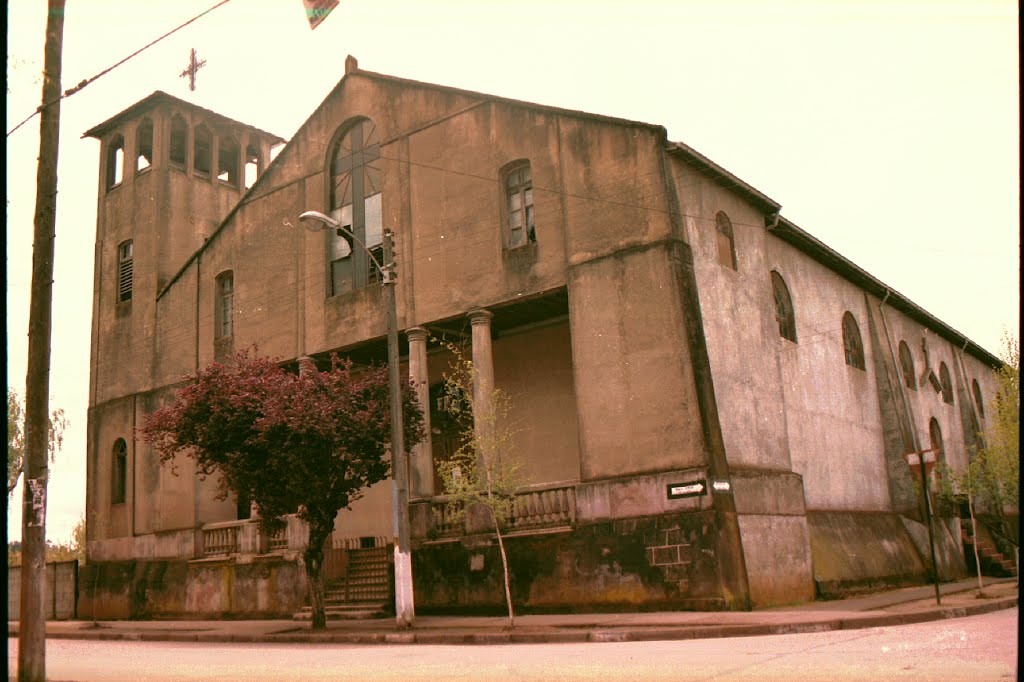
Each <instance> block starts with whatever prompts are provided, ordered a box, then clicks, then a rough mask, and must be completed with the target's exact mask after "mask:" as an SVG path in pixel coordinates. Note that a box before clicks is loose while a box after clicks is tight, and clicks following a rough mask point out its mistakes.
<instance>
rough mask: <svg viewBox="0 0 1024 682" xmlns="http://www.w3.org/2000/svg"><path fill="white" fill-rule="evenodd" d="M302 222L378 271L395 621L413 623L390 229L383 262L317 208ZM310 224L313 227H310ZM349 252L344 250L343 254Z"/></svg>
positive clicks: (393, 269)
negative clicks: (342, 242) (350, 245)
mask: <svg viewBox="0 0 1024 682" xmlns="http://www.w3.org/2000/svg"><path fill="white" fill-rule="evenodd" d="M299 221H300V222H302V223H303V226H304V227H306V228H307V229H310V230H312V231H314V232H317V231H320V230H323V229H325V228H327V229H332V230H337V231H338V233H339V234H340V233H342V232H344V233H345V234H347V235H348V236H349V237H351V238H352V240H353V242H354V243H356V244H358V245H359V246H360V247H361V248H362V249H363V251H365V252H366V255H367V256H369V258H370V261H371V262H373V265H374V266H375V267H376V268H377V270H378V271H379V272H380V274H381V285H382V286H383V287H384V299H385V301H384V302H385V306H386V308H387V315H388V380H389V384H390V393H391V469H392V478H391V480H392V485H393V488H392V495H391V517H392V521H393V525H394V532H395V621H396V623H397V625H398V627H401V628H408V627H412V625H413V622H414V621H415V619H416V612H415V609H414V606H413V595H412V555H411V553H410V551H409V486H408V480H407V477H408V474H407V471H406V466H405V438H404V432H403V430H402V394H401V383H402V382H401V378H400V377H399V373H398V308H397V305H396V303H395V282H396V281H397V279H398V272H397V270H396V268H395V259H394V253H393V250H394V249H393V243H392V234H391V230H385V231H384V235H383V237H384V255H383V259H384V262H383V263H381V262H380V261H379V260H377V258H376V257H375V256H374V255H373V253H371V252H370V249H369V248H367V246H366V244H364V243H363V241H362V240H361V239H359V237H357V236H356V235H355V234H353V233H352V231H351V230H350V229H349V228H348V227H346V226H344V225H342V224H341V223H339V222H338V221H337V220H335V219H334V218H331V217H330V216H327V215H324V214H323V213H320V212H319V211H306V212H305V213H303V214H302V215H300V216H299ZM311 225H312V227H311ZM345 255H346V256H347V255H348V254H347V253H346V254H345Z"/></svg>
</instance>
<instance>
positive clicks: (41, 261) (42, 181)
mask: <svg viewBox="0 0 1024 682" xmlns="http://www.w3.org/2000/svg"><path fill="white" fill-rule="evenodd" d="M47 6H48V10H49V11H48V15H47V19H46V49H45V58H44V62H43V102H42V105H41V106H40V117H39V166H38V168H37V171H36V211H35V220H34V223H35V231H34V241H33V244H32V299H31V303H30V304H29V320H28V373H27V376H26V378H25V463H24V472H25V473H24V476H25V495H24V499H23V502H22V509H21V514H22V520H21V543H22V560H21V615H20V625H19V628H18V679H19V680H20V681H22V682H36V681H37V680H38V681H39V682H42V681H43V680H45V679H46V614H45V611H44V608H45V606H44V603H45V597H46V580H45V578H46V485H47V481H48V479H49V471H48V469H47V445H48V437H49V417H48V414H49V394H50V327H51V319H52V314H53V311H52V309H53V241H54V236H55V233H56V222H57V150H58V147H59V141H60V97H61V87H60V77H61V50H62V46H63V41H64V0H49V2H48V3H47Z"/></svg>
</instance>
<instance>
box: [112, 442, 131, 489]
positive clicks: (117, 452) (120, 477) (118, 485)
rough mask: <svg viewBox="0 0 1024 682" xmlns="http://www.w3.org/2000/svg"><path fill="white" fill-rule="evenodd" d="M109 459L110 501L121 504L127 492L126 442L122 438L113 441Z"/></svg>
mask: <svg viewBox="0 0 1024 682" xmlns="http://www.w3.org/2000/svg"><path fill="white" fill-rule="evenodd" d="M111 454H112V456H111V461H110V503H111V504H122V503H124V501H125V498H126V497H127V492H128V444H127V443H125V442H124V438H118V439H117V441H116V442H115V443H114V450H113V452H112V453H111Z"/></svg>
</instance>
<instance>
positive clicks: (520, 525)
mask: <svg viewBox="0 0 1024 682" xmlns="http://www.w3.org/2000/svg"><path fill="white" fill-rule="evenodd" d="M575 522H576V488H575V487H574V486H563V487H559V488H548V489H547V490H531V491H525V492H520V493H516V499H515V504H514V506H513V508H512V521H511V523H509V528H510V530H525V529H527V528H551V527H558V526H569V525H572V524H573V523H575Z"/></svg>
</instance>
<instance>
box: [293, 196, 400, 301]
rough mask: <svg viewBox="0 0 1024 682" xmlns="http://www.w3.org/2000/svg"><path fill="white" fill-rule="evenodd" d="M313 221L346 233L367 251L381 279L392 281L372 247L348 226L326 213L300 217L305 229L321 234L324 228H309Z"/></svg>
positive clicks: (312, 212) (312, 213)
mask: <svg viewBox="0 0 1024 682" xmlns="http://www.w3.org/2000/svg"><path fill="white" fill-rule="evenodd" d="M311 220H315V221H317V222H318V223H321V224H322V225H323V226H325V227H329V228H331V229H332V230H338V231H339V232H344V233H345V234H347V235H348V236H349V237H352V239H353V241H355V242H356V243H357V244H359V246H361V247H363V251H365V252H366V255H367V256H369V257H370V260H371V261H373V265H374V267H376V268H377V270H378V271H379V272H380V274H381V278H382V279H383V281H384V282H385V283H386V282H389V281H391V280H390V276H389V274H388V270H385V269H384V265H382V264H381V262H380V261H379V260H377V257H376V256H374V255H373V252H372V251H370V247H368V246H367V245H366V244H365V243H364V242H363V240H362V239H360V238H359V237H357V236H356V235H355V233H354V232H352V230H350V229H348V228H347V227H346V226H344V225H342V224H341V223H339V222H338V221H337V220H335V219H334V218H332V217H331V216H329V215H326V214H324V213H321V212H320V211H306V212H305V213H303V214H301V215H300V216H299V222H301V223H302V224H303V227H305V228H306V229H307V230H309V231H310V232H319V231H321V230H322V229H323V227H309V224H310V222H309V221H311ZM389 265H390V264H389ZM389 269H390V268H389Z"/></svg>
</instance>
